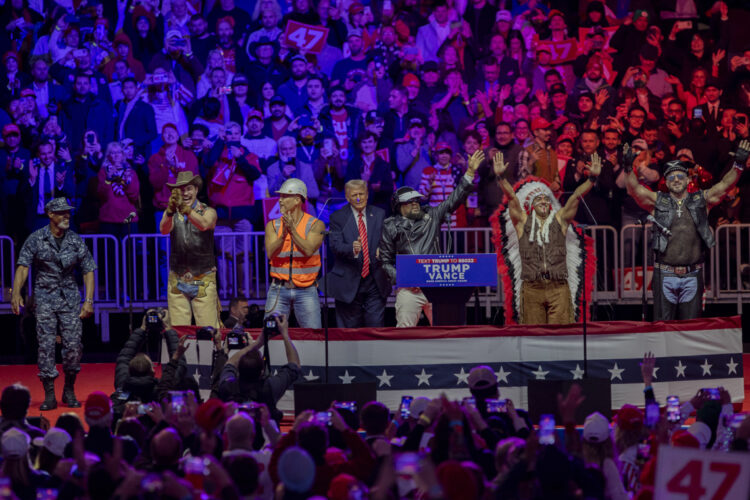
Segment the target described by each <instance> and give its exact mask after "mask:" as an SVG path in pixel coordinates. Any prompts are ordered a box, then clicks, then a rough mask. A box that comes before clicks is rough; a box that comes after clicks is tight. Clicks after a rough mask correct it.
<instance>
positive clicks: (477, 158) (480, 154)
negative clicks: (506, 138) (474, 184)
mask: <svg viewBox="0 0 750 500" xmlns="http://www.w3.org/2000/svg"><path fill="white" fill-rule="evenodd" d="M483 161H484V151H482V150H481V149H477V150H476V151H474V154H472V155H471V156H470V157H469V165H468V167H467V168H466V171H467V172H470V173H471V174H472V175H473V174H474V173H475V172H476V171H477V169H478V168H479V165H481V164H482V162H483Z"/></svg>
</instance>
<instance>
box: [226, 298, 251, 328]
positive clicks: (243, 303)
mask: <svg viewBox="0 0 750 500" xmlns="http://www.w3.org/2000/svg"><path fill="white" fill-rule="evenodd" d="M249 310H250V309H249V307H248V305H247V299H245V298H242V297H234V298H232V300H230V301H229V317H228V318H227V319H225V320H224V327H225V328H234V327H235V326H236V325H240V326H244V325H245V318H246V317H247V313H248V311H249Z"/></svg>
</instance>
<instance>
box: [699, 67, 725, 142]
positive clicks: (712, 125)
mask: <svg viewBox="0 0 750 500" xmlns="http://www.w3.org/2000/svg"><path fill="white" fill-rule="evenodd" d="M722 93H723V90H722V89H721V87H720V86H719V81H718V80H716V79H715V78H709V79H708V81H707V82H706V88H705V89H704V94H705V96H706V102H705V103H703V104H701V105H700V106H698V109H700V110H701V112H702V113H703V120H704V121H705V122H706V130H708V133H709V134H716V132H717V131H718V129H719V127H720V126H721V114H722V112H723V111H724V103H722V102H721V94H722ZM693 113H695V111H693Z"/></svg>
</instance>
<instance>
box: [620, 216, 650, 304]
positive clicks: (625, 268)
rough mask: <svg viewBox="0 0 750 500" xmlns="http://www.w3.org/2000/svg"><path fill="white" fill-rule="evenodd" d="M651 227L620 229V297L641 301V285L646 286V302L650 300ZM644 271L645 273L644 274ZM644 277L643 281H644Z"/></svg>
mask: <svg viewBox="0 0 750 500" xmlns="http://www.w3.org/2000/svg"><path fill="white" fill-rule="evenodd" d="M651 231H652V225H651V224H646V225H645V227H644V226H642V225H640V224H627V225H625V226H623V227H622V229H620V267H619V269H618V271H619V273H620V283H621V285H622V289H621V291H620V297H622V298H623V299H636V300H637V299H641V298H642V297H643V288H642V286H643V283H644V282H645V284H646V287H647V288H646V300H648V299H650V298H652V293H651V286H650V285H651V276H652V274H653V264H654V256H653V252H652V251H651ZM644 269H645V270H646V272H645V273H644ZM644 276H645V279H644Z"/></svg>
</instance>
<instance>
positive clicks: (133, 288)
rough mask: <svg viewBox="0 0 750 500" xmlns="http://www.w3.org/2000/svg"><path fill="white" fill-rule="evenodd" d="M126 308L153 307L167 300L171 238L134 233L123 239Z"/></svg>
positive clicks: (123, 292)
mask: <svg viewBox="0 0 750 500" xmlns="http://www.w3.org/2000/svg"><path fill="white" fill-rule="evenodd" d="M121 255H122V259H121V273H122V283H123V287H122V296H123V305H129V304H130V303H131V302H132V303H133V305H134V306H135V305H138V306H141V307H153V306H156V305H163V304H164V303H166V301H167V283H168V276H169V236H168V235H161V234H133V235H130V236H126V237H125V238H123V240H122V253H121Z"/></svg>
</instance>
